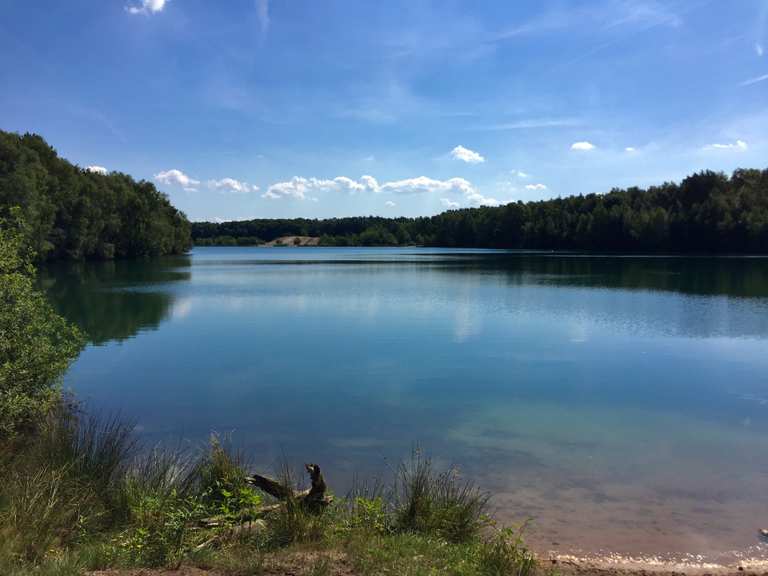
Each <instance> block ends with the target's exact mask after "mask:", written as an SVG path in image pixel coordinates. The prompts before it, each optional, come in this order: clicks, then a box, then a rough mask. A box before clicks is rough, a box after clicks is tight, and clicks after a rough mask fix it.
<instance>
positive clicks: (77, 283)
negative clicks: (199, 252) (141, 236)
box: [39, 256, 191, 344]
mask: <svg viewBox="0 0 768 576" xmlns="http://www.w3.org/2000/svg"><path fill="white" fill-rule="evenodd" d="M189 266H190V259H189V257H187V256H180V257H173V258H170V257H169V258H160V259H155V260H132V261H128V260H120V261H109V262H73V263H65V262H58V263H53V264H50V265H48V266H43V267H41V270H40V279H39V281H40V285H41V286H42V287H43V289H44V290H45V292H46V294H47V296H48V299H49V300H50V302H51V304H52V305H53V306H54V308H55V309H56V311H57V312H59V314H61V315H62V316H64V317H65V318H67V319H68V320H69V321H71V322H74V323H75V324H77V325H78V326H79V327H80V328H81V329H82V330H83V331H84V332H85V333H86V334H87V335H88V339H89V340H90V341H91V342H92V343H94V344H103V343H105V342H107V341H109V340H125V339H127V338H130V337H132V336H134V335H135V334H136V333H137V332H139V331H140V330H145V329H148V328H149V329H154V328H157V327H158V326H159V325H160V323H161V322H162V321H163V320H164V319H166V318H167V317H168V315H169V313H170V311H171V306H172V304H173V301H174V296H173V294H172V292H170V291H167V290H164V289H163V287H162V285H163V284H168V283H172V282H178V281H184V280H189V279H190V277H191V273H190V271H189Z"/></svg>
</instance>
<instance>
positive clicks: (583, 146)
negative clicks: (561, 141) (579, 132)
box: [571, 141, 596, 152]
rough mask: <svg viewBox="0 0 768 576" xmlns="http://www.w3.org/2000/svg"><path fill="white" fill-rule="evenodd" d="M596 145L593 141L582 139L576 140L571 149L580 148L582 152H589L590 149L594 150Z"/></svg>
mask: <svg viewBox="0 0 768 576" xmlns="http://www.w3.org/2000/svg"><path fill="white" fill-rule="evenodd" d="M595 148H596V146H595V145H594V144H592V142H587V141H582V142H574V143H573V144H571V150H580V151H582V152H587V151H589V150H594V149H595Z"/></svg>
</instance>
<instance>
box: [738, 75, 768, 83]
mask: <svg viewBox="0 0 768 576" xmlns="http://www.w3.org/2000/svg"><path fill="white" fill-rule="evenodd" d="M766 80H768V74H763V75H762V76H757V77H755V78H750V79H749V80H744V82H742V83H741V84H739V86H752V84H758V83H759V82H765V81H766Z"/></svg>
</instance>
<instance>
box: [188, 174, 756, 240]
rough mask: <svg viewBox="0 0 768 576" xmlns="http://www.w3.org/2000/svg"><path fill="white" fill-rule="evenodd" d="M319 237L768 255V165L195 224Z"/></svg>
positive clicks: (269, 236)
mask: <svg viewBox="0 0 768 576" xmlns="http://www.w3.org/2000/svg"><path fill="white" fill-rule="evenodd" d="M293 235H296V236H319V237H320V238H321V242H320V243H321V245H326V246H350V245H356V246H400V245H409V244H415V245H423V246H446V247H483V248H531V249H553V250H602V251H629V252H689V253H690V252H721V253H726V252H727V253H765V252H768V170H763V171H760V170H736V171H735V172H734V173H733V174H732V175H731V176H730V177H728V176H727V175H726V174H723V173H718V172H711V171H705V172H700V173H697V174H694V175H692V176H689V177H688V178H686V179H685V180H683V181H682V182H681V183H680V184H676V183H666V184H663V185H661V186H653V187H650V188H648V189H641V188H628V189H626V190H620V189H614V190H612V191H611V192H609V193H607V194H588V195H580V196H570V197H567V198H556V199H553V200H544V201H539V202H526V203H524V202H514V203H511V204H507V205H505V206H499V207H482V208H466V209H462V210H449V211H447V212H443V213H442V214H438V215H436V216H432V217H421V218H381V217H375V216H368V217H355V218H331V219H327V220H312V219H305V218H295V219H285V220H280V219H269V220H267V219H258V220H248V221H236V222H223V223H211V222H195V223H193V224H192V238H193V240H194V242H195V244H198V245H217V244H221V245H242V244H258V243H259V242H261V241H270V240H273V239H275V238H278V237H280V236H293Z"/></svg>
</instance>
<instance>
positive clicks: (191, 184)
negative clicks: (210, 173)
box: [155, 168, 200, 192]
mask: <svg viewBox="0 0 768 576" xmlns="http://www.w3.org/2000/svg"><path fill="white" fill-rule="evenodd" d="M155 180H157V181H158V182H160V183H161V184H166V185H168V186H174V185H177V186H181V187H182V188H184V190H187V191H188V192H194V191H196V190H197V186H198V185H199V184H200V180H195V179H194V178H190V177H189V176H187V175H186V174H184V172H182V171H181V170H177V169H176V168H173V169H171V170H166V171H165V172H159V173H157V174H155Z"/></svg>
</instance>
